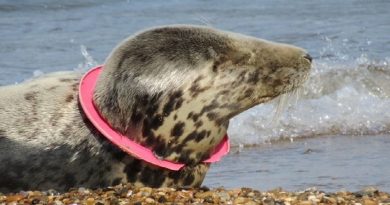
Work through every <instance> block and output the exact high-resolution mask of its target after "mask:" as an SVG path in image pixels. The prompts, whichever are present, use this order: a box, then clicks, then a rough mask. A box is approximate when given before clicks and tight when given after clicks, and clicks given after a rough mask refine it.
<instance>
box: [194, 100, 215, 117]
mask: <svg viewBox="0 0 390 205" xmlns="http://www.w3.org/2000/svg"><path fill="white" fill-rule="evenodd" d="M218 107H219V104H218V102H217V101H216V100H213V101H212V102H211V104H209V105H206V106H204V107H203V108H202V110H201V111H200V113H199V115H203V114H204V113H205V112H210V111H212V110H214V109H215V108H218Z"/></svg>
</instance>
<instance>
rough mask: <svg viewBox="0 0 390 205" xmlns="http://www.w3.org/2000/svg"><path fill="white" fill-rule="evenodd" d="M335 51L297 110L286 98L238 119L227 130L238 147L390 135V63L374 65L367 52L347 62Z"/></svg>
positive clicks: (319, 63)
mask: <svg viewBox="0 0 390 205" xmlns="http://www.w3.org/2000/svg"><path fill="white" fill-rule="evenodd" d="M332 45H333V44H332ZM332 45H330V46H329V47H327V48H326V49H324V50H332V49H333V47H332ZM332 51H333V53H334V56H338V57H339V58H337V59H334V58H332V59H328V58H327V59H326V60H316V62H315V63H314V65H313V67H314V69H313V71H312V73H311V76H310V77H309V79H308V81H307V82H306V83H305V85H304V86H303V88H302V89H301V90H300V91H299V92H301V95H299V96H300V97H296V104H295V105H294V102H293V101H294V100H292V96H294V95H293V94H290V95H283V96H281V97H279V98H278V99H277V100H274V101H273V103H268V104H262V105H259V106H257V107H254V108H252V109H250V110H248V111H246V112H244V113H242V114H240V115H239V116H237V117H235V118H233V119H232V121H231V123H230V127H229V130H228V132H229V135H230V136H231V138H232V142H233V145H238V144H243V145H253V144H262V143H268V142H270V141H274V140H280V139H290V140H293V138H297V137H315V136H320V135H376V134H386V133H390V112H388V108H389V107H390V66H389V59H388V58H386V59H385V60H372V59H370V58H369V57H368V56H367V55H365V54H364V53H363V54H361V55H360V56H359V57H358V58H356V59H354V60H353V61H350V63H347V62H346V61H345V60H346V59H348V58H349V57H348V56H347V55H345V54H343V53H342V52H340V51H339V50H337V49H333V50H332ZM273 112H274V114H273ZM275 122H277V123H275Z"/></svg>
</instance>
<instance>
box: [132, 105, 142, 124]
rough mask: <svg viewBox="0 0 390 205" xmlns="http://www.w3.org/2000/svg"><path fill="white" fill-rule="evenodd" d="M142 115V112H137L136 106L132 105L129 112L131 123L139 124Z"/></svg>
mask: <svg viewBox="0 0 390 205" xmlns="http://www.w3.org/2000/svg"><path fill="white" fill-rule="evenodd" d="M143 116H144V115H143V114H142V112H139V111H138V110H137V108H136V107H133V112H132V114H131V118H130V120H131V122H132V123H133V125H139V123H140V122H141V120H142V119H143Z"/></svg>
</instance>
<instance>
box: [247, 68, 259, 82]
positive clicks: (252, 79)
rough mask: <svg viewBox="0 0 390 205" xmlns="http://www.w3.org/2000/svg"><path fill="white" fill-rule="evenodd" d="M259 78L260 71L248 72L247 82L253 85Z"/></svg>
mask: <svg viewBox="0 0 390 205" xmlns="http://www.w3.org/2000/svg"><path fill="white" fill-rule="evenodd" d="M259 80H260V71H259V70H256V71H255V72H253V73H250V75H249V77H248V80H247V83H249V84H252V85H254V84H256V83H257V82H259Z"/></svg>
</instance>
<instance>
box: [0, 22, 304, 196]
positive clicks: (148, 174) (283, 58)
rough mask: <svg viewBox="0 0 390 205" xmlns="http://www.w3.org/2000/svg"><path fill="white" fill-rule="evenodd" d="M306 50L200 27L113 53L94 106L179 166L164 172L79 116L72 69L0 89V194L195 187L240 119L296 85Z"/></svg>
mask: <svg viewBox="0 0 390 205" xmlns="http://www.w3.org/2000/svg"><path fill="white" fill-rule="evenodd" d="M305 55H306V52H305V51H304V50H302V49H300V48H296V47H293V46H289V45H284V44H276V43H271V42H267V41H263V40H259V39H255V38H252V37H247V36H243V35H239V34H234V33H229V32H223V31H219V30H215V29H211V28H207V27H193V26H168V27H160V28H154V29H150V30H147V31H145V32H142V33H140V34H138V35H135V36H132V37H130V38H129V39H126V40H125V41H124V42H122V43H121V44H120V45H119V46H118V47H117V48H115V49H114V50H113V52H112V53H111V54H110V56H109V57H108V58H107V60H106V62H105V67H104V70H103V73H102V75H101V77H100V79H99V81H98V85H97V87H96V90H95V95H94V98H95V103H96V106H97V108H98V110H99V111H100V113H101V114H102V116H103V117H104V118H106V120H107V121H108V122H109V123H110V124H111V125H112V126H113V127H114V128H116V129H117V130H118V131H120V132H122V133H123V134H125V135H127V136H129V137H131V138H132V139H134V140H136V141H138V142H139V143H141V144H143V145H145V146H148V147H151V148H153V149H154V151H155V153H156V155H158V156H159V157H161V158H164V159H168V160H172V161H177V162H182V163H186V164H187V165H188V166H186V167H185V168H184V169H182V170H180V171H177V172H175V171H168V170H165V169H162V168H158V167H155V166H152V165H149V164H146V163H144V162H143V161H140V160H137V159H134V158H133V157H131V156H128V155H126V154H124V153H123V152H122V151H120V150H118V149H117V148H116V147H115V146H113V145H111V144H110V143H109V142H107V141H106V140H105V138H104V137H102V136H101V135H100V134H99V133H98V132H97V131H96V130H95V128H94V127H93V126H91V124H90V123H89V121H88V120H87V119H86V118H85V116H84V114H83V111H82V110H80V106H79V103H78V100H77V99H78V96H77V91H78V90H77V88H78V83H79V79H80V77H81V74H80V73H75V72H63V73H56V74H51V75H48V76H44V77H41V78H38V79H35V80H32V81H30V82H26V83H23V84H20V85H14V86H5V87H0V112H1V114H0V161H1V162H2V163H1V164H0V173H2V178H0V192H9V191H18V190H26V189H40V190H44V189H51V188H54V189H57V190H60V191H64V190H67V189H68V188H70V187H75V186H84V187H90V188H94V187H102V186H108V185H115V184H119V183H124V182H132V183H134V184H136V185H138V186H144V185H147V186H153V187H160V186H179V187H180V186H184V187H194V186H195V187H196V186H200V184H201V183H202V181H203V179H204V176H205V174H206V172H207V170H208V167H209V165H208V164H205V163H202V162H201V161H202V160H203V159H205V158H207V157H208V156H209V155H210V153H211V152H212V151H213V147H215V145H217V144H218V143H219V142H220V140H221V139H222V137H223V136H224V135H225V134H226V130H227V127H228V122H229V119H230V118H231V117H233V116H235V115H237V114H238V113H240V112H242V111H244V110H246V109H248V108H250V107H253V106H255V105H257V104H259V103H263V102H266V101H268V100H270V99H272V98H274V97H276V96H278V95H280V94H282V93H285V92H288V91H291V90H293V89H294V88H296V87H298V86H299V85H300V84H301V83H302V82H303V81H304V80H305V78H306V77H307V74H308V72H309V70H310V62H309V61H308V59H307V58H305Z"/></svg>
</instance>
